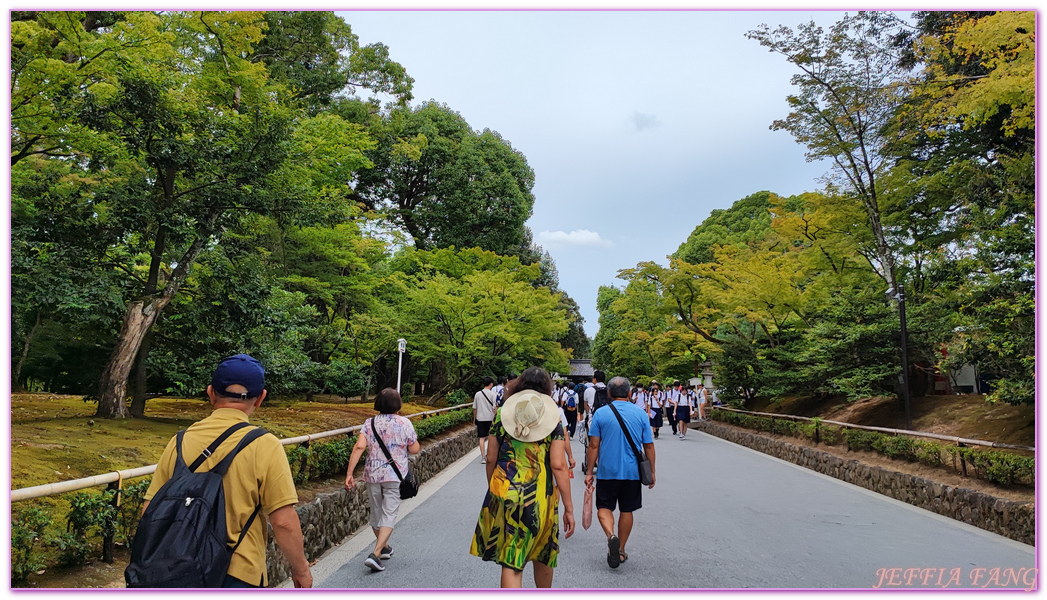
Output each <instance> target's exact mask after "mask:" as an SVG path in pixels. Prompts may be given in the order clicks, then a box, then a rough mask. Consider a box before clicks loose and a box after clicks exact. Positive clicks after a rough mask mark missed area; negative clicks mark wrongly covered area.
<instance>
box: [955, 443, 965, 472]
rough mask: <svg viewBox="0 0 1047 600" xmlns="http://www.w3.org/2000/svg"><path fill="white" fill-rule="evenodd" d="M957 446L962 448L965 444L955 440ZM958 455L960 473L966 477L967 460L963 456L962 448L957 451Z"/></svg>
mask: <svg viewBox="0 0 1047 600" xmlns="http://www.w3.org/2000/svg"><path fill="white" fill-rule="evenodd" d="M956 447H957V448H964V447H965V446H964V445H963V444H962V443H961V442H956ZM957 454H959V455H960V474H961V475H963V476H964V477H967V460H966V459H964V457H963V450H960V451H959V452H957Z"/></svg>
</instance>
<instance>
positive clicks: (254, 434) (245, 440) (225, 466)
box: [211, 423, 269, 476]
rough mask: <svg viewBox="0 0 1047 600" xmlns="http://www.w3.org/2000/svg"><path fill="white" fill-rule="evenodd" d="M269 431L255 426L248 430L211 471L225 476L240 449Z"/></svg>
mask: <svg viewBox="0 0 1047 600" xmlns="http://www.w3.org/2000/svg"><path fill="white" fill-rule="evenodd" d="M243 425H244V426H246V425H248V424H247V423H243ZM230 429H232V427H230ZM237 429H240V427H237ZM267 433H269V432H268V431H266V430H265V429H262V428H261V427H255V428H254V429H252V430H251V431H248V432H247V435H245V436H244V437H242V438H240V442H239V443H238V444H237V445H236V447H235V448H233V450H232V452H230V453H229V454H226V455H225V458H223V459H222V462H220V463H218V464H217V465H215V466H214V467H211V472H212V473H217V474H218V475H220V476H225V472H226V471H228V470H229V465H230V464H232V462H233V458H235V457H236V455H237V454H239V453H240V451H241V450H243V449H244V448H245V447H246V446H247V445H248V444H250V443H251V442H253V441H255V440H257V439H258V438H260V437H262V436H263V435H265V434H267ZM222 435H225V434H222Z"/></svg>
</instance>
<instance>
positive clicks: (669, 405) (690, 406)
mask: <svg viewBox="0 0 1047 600" xmlns="http://www.w3.org/2000/svg"><path fill="white" fill-rule="evenodd" d="M633 402H634V403H635V404H636V405H637V406H638V407H639V408H641V409H643V411H644V412H645V413H647V417H648V419H649V421H650V425H651V431H652V432H653V433H654V437H655V439H657V438H658V434H659V432H660V430H661V428H662V425H664V424H666V423H668V425H669V427H670V428H671V429H672V432H673V435H675V436H677V437H679V438H680V439H686V437H687V428H688V425H689V424H690V423H691V420H692V419H697V420H699V421H705V420H706V419H707V417H706V414H707V412H706V411H707V410H708V407H709V391H708V390H706V389H705V386H704V385H703V384H702V383H701V382H699V383H698V384H697V385H695V386H690V385H683V384H682V383H681V382H680V381H673V383H672V385H670V386H669V388H668V389H666V390H662V389H661V384H660V383H658V382H657V381H652V382H651V385H650V386H649V387H647V388H644V387H642V386H637V388H636V389H634V390H633Z"/></svg>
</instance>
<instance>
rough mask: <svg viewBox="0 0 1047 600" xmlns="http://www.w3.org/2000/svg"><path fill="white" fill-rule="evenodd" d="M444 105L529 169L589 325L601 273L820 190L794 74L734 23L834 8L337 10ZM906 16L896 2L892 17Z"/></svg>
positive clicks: (551, 238) (662, 256) (537, 222)
mask: <svg viewBox="0 0 1047 600" xmlns="http://www.w3.org/2000/svg"><path fill="white" fill-rule="evenodd" d="M337 13H338V14H339V15H340V16H342V17H343V18H344V19H345V20H346V22H348V23H349V24H350V26H351V27H352V29H353V32H354V33H355V34H356V35H358V36H359V37H360V42H361V43H362V44H371V43H375V42H380V43H383V44H385V45H386V46H388V47H389V52H390V57H391V58H392V59H393V60H395V61H397V62H399V63H400V64H402V65H403V66H404V67H405V69H406V70H407V73H408V74H409V75H410V76H411V77H413V78H414V80H415V84H414V101H413V102H412V104H414V105H417V104H418V103H420V102H424V101H427V100H430V99H432V100H436V101H438V102H441V103H444V104H446V105H447V106H449V107H450V108H451V109H453V110H455V111H457V112H459V113H460V114H461V115H462V116H463V117H464V118H465V120H466V121H467V122H468V123H469V125H470V126H471V127H472V128H473V129H475V130H477V131H482V130H483V129H491V130H494V131H497V132H498V133H500V134H501V135H502V137H503V138H504V139H506V140H507V141H508V142H509V143H510V144H511V145H512V146H513V148H515V149H516V150H518V151H520V152H521V153H522V154H523V155H524V156H526V158H527V162H528V164H529V165H530V166H531V168H532V169H534V171H535V185H534V189H533V194H534V197H535V202H534V210H533V216H532V217H531V218H530V220H528V221H527V225H528V226H530V228H531V229H532V231H533V232H534V236H535V241H536V242H537V243H538V244H540V245H541V246H542V247H543V248H544V249H545V250H547V251H548V252H549V254H550V255H551V256H552V257H553V260H555V261H556V266H557V269H558V271H559V276H560V287H561V289H563V290H564V291H566V292H567V293H568V294H569V295H570V296H571V297H572V298H574V300H575V301H576V302H578V304H579V307H580V309H581V314H582V316H583V317H584V318H585V331H586V333H587V334H588V335H589V336H590V337H592V336H594V335H595V334H596V332H597V330H598V328H599V326H598V322H597V319H598V312H597V310H596V295H597V290H598V288H599V286H601V285H618V286H621V285H624V282H623V281H621V280H618V279H616V275H617V273H618V271H619V270H620V269H626V268H630V267H634V266H636V264H637V263H639V262H642V261H656V262H659V263H662V264H668V260H667V258H666V257H667V255H669V254H671V253H673V252H675V251H676V249H677V248H678V247H679V245H680V244H681V243H683V242H684V241H685V240H686V239H687V236H688V235H689V234H690V233H691V231H692V230H693V229H694V228H695V226H697V225H698V224H700V223H701V222H702V221H703V220H704V219H705V218H706V217H708V216H709V214H710V212H711V211H713V210H716V209H726V208H729V207H730V206H731V205H732V204H733V203H734V202H735V201H737V200H740V199H742V198H744V197H745V196H748V195H750V194H752V193H755V192H759V191H763V190H768V191H771V192H774V193H776V194H779V195H783V196H789V195H793V194H798V193H802V192H805V191H814V190H817V189H820V188H821V187H822V184H821V182H820V178H821V177H822V176H823V175H824V174H825V173H826V172H827V170H828V165H827V164H825V163H809V162H807V161H806V159H805V157H804V151H805V149H804V148H803V147H802V146H800V145H799V144H797V143H796V142H795V141H794V139H793V138H792V136H791V135H790V134H789V133H788V132H785V131H771V130H770V125H771V123H772V122H773V121H774V120H775V119H779V118H784V117H785V116H786V115H787V114H788V105H787V103H786V96H788V95H789V94H790V93H792V90H793V88H792V86H791V85H790V83H789V78H790V76H791V75H792V74H793V71H792V70H791V69H790V66H789V65H788V63H786V61H785V60H784V59H783V58H782V57H780V56H778V55H774V54H771V53H770V52H768V51H767V50H766V49H764V48H763V47H761V46H760V45H759V43H757V42H755V41H753V40H749V39H747V38H746V37H745V33H746V32H747V31H749V30H752V29H755V28H757V27H759V26H760V25H761V24H763V23H766V24H768V25H770V26H771V27H772V28H773V27H777V26H778V25H788V26H790V27H795V26H796V25H798V24H800V23H802V22H807V21H810V20H814V21H815V22H817V23H819V24H821V25H823V26H828V25H831V24H832V23H833V22H835V21H836V20H837V18H839V17H840V16H841V15H842V13H839V12H825V11H818V10H782V11H755V10H747V11H713V10H708V11H707V10H669V11H635V10H631V11H622V10H588V11H538V10H532V11H491V10H472V11H417V10H414V11H373V10H353V11H337ZM902 14H903V15H905V16H908V13H902Z"/></svg>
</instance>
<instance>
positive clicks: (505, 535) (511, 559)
mask: <svg viewBox="0 0 1047 600" xmlns="http://www.w3.org/2000/svg"><path fill="white" fill-rule="evenodd" d="M491 435H493V436H496V439H497V440H498V447H499V450H498V465H497V466H496V467H495V470H494V475H492V476H491V482H490V486H489V489H488V491H487V495H486V496H485V497H484V503H483V507H482V508H481V509H480V520H479V521H478V522H477V523H476V532H475V533H474V534H473V543H472V546H471V547H470V549H469V553H470V554H472V555H473V556H479V557H480V558H482V559H483V560H489V561H493V562H496V563H498V564H500V565H502V566H503V567H509V568H511V569H515V570H517V571H522V570H523V568H524V565H525V564H527V563H528V562H530V561H532V560H535V561H538V562H540V563H542V564H544V565H548V566H550V567H556V555H557V553H558V552H559V549H560V546H559V537H560V528H559V523H558V522H559V514H560V510H559V509H560V494H559V492H558V491H557V489H556V482H555V479H554V478H553V471H552V468H551V467H550V464H549V449H550V447H551V446H552V442H553V440H563V439H564V433H563V425H562V424H560V423H557V424H556V429H554V430H553V432H552V433H551V434H549V436H548V437H546V438H545V439H543V440H541V441H538V442H521V441H520V440H517V439H513V438H512V437H510V436H508V435H506V433H505V427H503V426H502V415H501V411H499V413H498V414H497V415H495V418H494V422H493V423H492V424H491Z"/></svg>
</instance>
